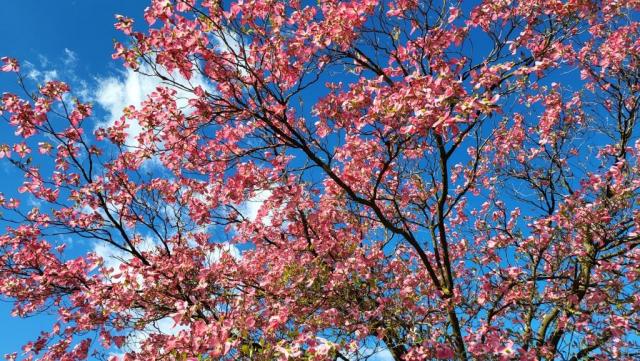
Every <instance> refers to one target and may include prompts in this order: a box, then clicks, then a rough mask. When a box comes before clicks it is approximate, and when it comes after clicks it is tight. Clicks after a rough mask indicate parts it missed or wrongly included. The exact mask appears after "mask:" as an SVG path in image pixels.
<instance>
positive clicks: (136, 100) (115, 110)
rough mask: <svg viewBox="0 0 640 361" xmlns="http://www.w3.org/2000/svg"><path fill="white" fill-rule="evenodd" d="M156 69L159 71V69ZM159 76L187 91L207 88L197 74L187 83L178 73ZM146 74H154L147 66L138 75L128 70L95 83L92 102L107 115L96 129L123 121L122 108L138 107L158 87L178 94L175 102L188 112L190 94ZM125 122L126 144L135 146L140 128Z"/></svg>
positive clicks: (200, 76) (134, 122)
mask: <svg viewBox="0 0 640 361" xmlns="http://www.w3.org/2000/svg"><path fill="white" fill-rule="evenodd" d="M157 68H158V69H161V67H160V66H158V67H157ZM160 73H161V74H162V75H163V76H165V77H167V78H172V79H174V80H175V82H177V83H178V84H183V85H186V86H187V88H191V89H193V88H195V87H196V86H201V87H203V88H204V89H207V88H209V86H208V84H207V81H206V80H205V79H204V77H203V76H202V75H201V74H200V73H198V72H194V74H193V76H192V78H191V79H190V80H187V79H185V78H184V77H183V76H181V75H179V74H178V73H177V72H175V73H173V74H168V73H167V72H163V71H162V70H160ZM145 74H153V70H152V68H151V67H150V66H148V65H143V66H141V67H140V69H139V71H133V70H131V69H127V70H126V71H124V72H121V73H120V74H119V75H117V76H110V77H106V78H99V79H98V86H97V89H96V92H95V94H96V95H95V101H96V102H97V103H98V104H99V105H100V106H101V107H102V108H103V109H104V110H105V111H106V112H107V113H108V117H107V119H106V121H104V122H102V123H100V124H98V125H99V126H111V125H113V124H114V123H115V121H116V120H119V119H120V118H121V117H122V114H123V109H124V108H125V107H127V106H129V105H133V106H135V107H139V106H140V104H141V103H142V102H143V101H144V100H145V99H147V97H148V96H149V95H150V94H151V93H152V92H153V91H155V90H156V88H157V87H158V86H167V87H169V88H173V89H175V90H176V91H177V93H176V102H177V106H178V108H180V109H185V108H187V106H188V101H189V99H191V98H193V94H192V93H191V92H188V91H186V90H184V89H182V88H177V87H175V86H171V85H170V84H167V83H164V82H163V81H162V80H161V79H160V78H159V77H157V76H153V75H145ZM187 112H188V111H187ZM127 121H128V125H129V128H128V129H127V132H128V136H127V140H126V143H125V144H126V145H128V146H136V145H137V141H136V137H137V136H138V135H139V134H140V133H141V132H142V127H141V126H140V124H139V123H138V122H137V121H135V120H131V119H128V120H127Z"/></svg>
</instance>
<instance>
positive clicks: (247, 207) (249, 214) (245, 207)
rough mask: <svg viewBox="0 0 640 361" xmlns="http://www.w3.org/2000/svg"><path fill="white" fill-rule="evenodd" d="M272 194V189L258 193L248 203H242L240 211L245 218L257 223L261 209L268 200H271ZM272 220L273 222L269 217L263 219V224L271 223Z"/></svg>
mask: <svg viewBox="0 0 640 361" xmlns="http://www.w3.org/2000/svg"><path fill="white" fill-rule="evenodd" d="M271 193H272V192H271V190H270V189H265V190H261V191H258V192H257V193H256V195H255V196H253V197H251V198H249V199H248V200H247V201H246V202H244V203H242V204H241V205H240V206H239V207H238V211H239V212H240V214H241V215H242V216H243V217H244V218H246V219H248V220H250V221H252V222H253V221H255V220H256V218H257V217H258V212H259V211H260V208H261V207H262V205H263V204H264V202H265V201H266V200H267V199H269V197H271ZM270 220H271V217H270V216H269V215H267V216H265V217H264V218H263V222H265V223H266V222H270Z"/></svg>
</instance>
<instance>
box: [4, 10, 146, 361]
mask: <svg viewBox="0 0 640 361" xmlns="http://www.w3.org/2000/svg"><path fill="white" fill-rule="evenodd" d="M146 6H147V1H143V0H100V1H90V0H78V1H72V0H63V1H37V0H20V1H5V2H3V4H2V21H0V56H10V57H14V58H17V59H19V60H20V61H21V63H22V65H23V70H24V71H25V73H27V72H28V71H30V72H31V74H32V75H33V77H35V78H37V79H36V80H41V79H43V78H45V77H55V78H61V79H62V80H65V81H69V82H70V83H71V84H72V85H73V84H74V83H75V82H77V81H78V80H80V79H82V80H84V81H86V83H85V84H84V86H85V87H84V89H77V87H76V90H84V91H85V92H87V93H88V95H89V96H90V97H93V96H95V94H94V92H96V91H98V90H99V89H100V86H103V88H104V85H105V84H107V85H108V84H111V85H113V86H115V89H117V86H118V85H121V84H122V82H125V81H126V76H127V74H126V73H123V70H122V67H121V64H120V63H119V62H114V61H113V60H112V59H111V53H112V52H113V39H114V38H119V37H120V34H119V32H118V31H116V30H115V29H114V28H113V23H114V22H115V21H114V14H123V15H127V16H130V17H133V18H134V19H136V21H137V22H138V23H140V22H142V20H141V18H142V17H141V15H142V12H143V10H144V8H145V7H146ZM27 62H29V63H30V64H31V65H29V64H27ZM109 82H111V83H109ZM119 82H120V83H119ZM6 91H12V92H15V91H17V90H16V82H15V76H14V75H13V74H4V73H0V93H3V92H6ZM120 102H121V101H120ZM120 102H119V101H115V102H113V105H114V106H117V105H119V103H120ZM103 116H106V117H108V116H109V114H108V113H104V114H103ZM11 133H12V131H11V130H10V129H9V127H8V126H7V125H6V124H4V123H2V124H0V143H8V142H9V141H10V137H12V134H11ZM7 165H8V164H7V163H5V162H2V163H0V167H1V168H0V192H3V193H5V194H10V193H13V192H14V191H15V188H16V184H17V183H18V182H20V181H21V177H19V176H17V173H14V172H12V170H11V169H8V168H6V167H7ZM10 309H11V305H10V304H9V303H7V302H0V358H1V356H2V355H3V354H5V353H8V352H12V351H18V350H19V348H20V347H21V346H22V345H23V344H24V343H25V342H27V341H29V340H33V339H35V338H36V337H37V336H38V333H39V332H40V330H43V329H47V328H49V327H50V322H49V321H48V320H47V319H46V318H45V317H43V316H37V317H32V318H29V319H16V318H13V317H11V316H10V315H9V313H10Z"/></svg>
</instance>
